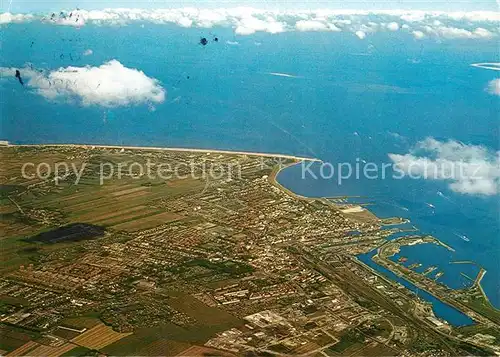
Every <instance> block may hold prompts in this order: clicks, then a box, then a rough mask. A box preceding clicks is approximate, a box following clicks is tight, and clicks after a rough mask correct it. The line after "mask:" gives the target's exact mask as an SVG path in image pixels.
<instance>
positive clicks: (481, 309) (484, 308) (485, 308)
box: [464, 297, 500, 324]
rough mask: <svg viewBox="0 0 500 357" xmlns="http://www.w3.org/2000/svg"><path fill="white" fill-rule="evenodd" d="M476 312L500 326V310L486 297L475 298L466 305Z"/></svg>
mask: <svg viewBox="0 0 500 357" xmlns="http://www.w3.org/2000/svg"><path fill="white" fill-rule="evenodd" d="M464 304H465V305H467V306H469V307H470V308H471V309H473V310H474V311H476V312H478V313H480V314H481V315H484V316H486V317H488V318H489V319H490V320H492V321H494V322H495V323H497V324H500V310H498V309H496V308H495V307H494V306H493V305H491V303H490V302H489V301H488V300H486V299H485V298H484V297H473V298H471V299H470V300H469V302H468V303H464Z"/></svg>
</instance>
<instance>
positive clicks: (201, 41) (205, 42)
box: [200, 37, 208, 46]
mask: <svg viewBox="0 0 500 357" xmlns="http://www.w3.org/2000/svg"><path fill="white" fill-rule="evenodd" d="M207 43H208V40H207V39H206V38H205V37H202V38H201V40H200V44H202V45H203V46H206V45H207Z"/></svg>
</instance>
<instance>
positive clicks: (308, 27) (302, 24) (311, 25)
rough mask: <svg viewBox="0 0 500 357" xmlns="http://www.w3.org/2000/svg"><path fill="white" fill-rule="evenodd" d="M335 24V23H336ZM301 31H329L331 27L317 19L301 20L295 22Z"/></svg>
mask: <svg viewBox="0 0 500 357" xmlns="http://www.w3.org/2000/svg"><path fill="white" fill-rule="evenodd" d="M334 26H335V25H334ZM295 28H296V29H297V30H299V31H328V29H329V27H328V25H327V24H325V23H324V22H320V21H315V20H300V21H297V23H296V24H295Z"/></svg>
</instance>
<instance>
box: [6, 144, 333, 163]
mask: <svg viewBox="0 0 500 357" xmlns="http://www.w3.org/2000/svg"><path fill="white" fill-rule="evenodd" d="M4 146H10V147H73V148H82V149H118V150H122V149H123V150H150V151H171V152H193V153H206V154H227V155H247V156H257V157H272V158H280V159H289V160H296V161H312V162H323V161H322V160H320V159H317V158H312V157H303V156H295V155H285V154H275V153H264V152H250V151H232V150H218V149H194V148H174V147H155V146H122V145H94V144H11V143H9V142H4Z"/></svg>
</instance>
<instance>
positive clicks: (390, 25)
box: [387, 22, 399, 31]
mask: <svg viewBox="0 0 500 357" xmlns="http://www.w3.org/2000/svg"><path fill="white" fill-rule="evenodd" d="M387 29H388V30H389V31H397V30H399V24H398V23H397V22H390V23H388V24H387Z"/></svg>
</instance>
